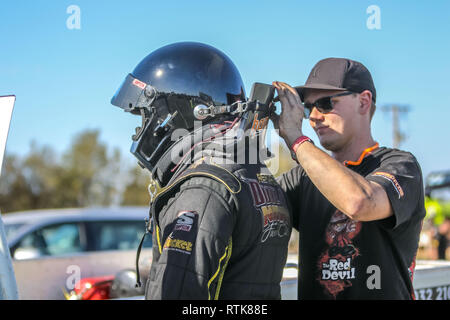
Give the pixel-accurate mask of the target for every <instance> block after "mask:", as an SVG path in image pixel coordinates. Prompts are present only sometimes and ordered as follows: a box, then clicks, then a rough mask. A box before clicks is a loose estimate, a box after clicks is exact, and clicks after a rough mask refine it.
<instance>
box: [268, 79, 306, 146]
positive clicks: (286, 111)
mask: <svg viewBox="0 0 450 320" xmlns="http://www.w3.org/2000/svg"><path fill="white" fill-rule="evenodd" d="M272 85H273V86H274V87H275V88H276V89H277V93H278V97H279V98H280V102H281V114H280V115H279V116H278V115H277V114H275V113H273V115H272V117H271V120H272V122H273V124H274V127H275V129H278V130H279V134H280V136H281V137H282V138H283V139H284V141H285V142H286V144H287V146H288V148H290V147H291V146H292V144H293V143H294V142H295V140H296V139H297V138H298V137H300V136H302V135H303V133H302V123H303V114H304V111H303V105H302V103H301V100H300V97H299V95H298V93H297V90H295V89H294V88H292V87H291V86H290V85H288V84H287V83H284V82H279V81H274V82H272Z"/></svg>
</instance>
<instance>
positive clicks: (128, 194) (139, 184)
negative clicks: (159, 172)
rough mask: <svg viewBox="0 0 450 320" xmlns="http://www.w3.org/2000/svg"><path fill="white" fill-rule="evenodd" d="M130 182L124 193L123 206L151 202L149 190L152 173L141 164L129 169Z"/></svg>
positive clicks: (143, 204) (141, 204)
mask: <svg viewBox="0 0 450 320" xmlns="http://www.w3.org/2000/svg"><path fill="white" fill-rule="evenodd" d="M129 176H130V178H131V179H130V182H129V183H128V184H127V185H126V187H125V190H124V191H123V194H122V202H121V205H123V206H146V205H148V204H149V201H150V196H149V194H148V191H147V187H148V184H149V182H150V175H149V173H148V172H147V171H146V170H143V169H142V168H141V167H140V166H138V165H136V166H135V167H133V168H131V169H130V170H129Z"/></svg>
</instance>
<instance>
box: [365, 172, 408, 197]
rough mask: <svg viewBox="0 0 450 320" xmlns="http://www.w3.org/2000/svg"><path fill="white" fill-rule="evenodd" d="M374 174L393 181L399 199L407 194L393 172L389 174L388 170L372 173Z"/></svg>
mask: <svg viewBox="0 0 450 320" xmlns="http://www.w3.org/2000/svg"><path fill="white" fill-rule="evenodd" d="M372 176H379V177H382V178H385V179H387V180H389V181H390V182H391V183H392V185H393V186H394V188H395V190H396V191H397V193H398V198H399V199H400V198H401V197H403V196H404V195H405V193H404V192H403V189H402V187H401V186H400V184H399V183H398V181H397V179H395V177H394V176H393V175H392V174H389V173H387V172H375V173H373V174H372Z"/></svg>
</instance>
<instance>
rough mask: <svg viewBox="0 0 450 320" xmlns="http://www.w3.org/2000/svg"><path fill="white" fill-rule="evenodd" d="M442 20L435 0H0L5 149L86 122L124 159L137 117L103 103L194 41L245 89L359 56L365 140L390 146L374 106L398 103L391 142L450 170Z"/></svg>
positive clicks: (21, 148)
mask: <svg viewBox="0 0 450 320" xmlns="http://www.w3.org/2000/svg"><path fill="white" fill-rule="evenodd" d="M70 5H77V6H78V7H79V8H80V10H81V16H80V17H81V20H80V21H81V29H79V30H76V29H75V30H70V29H68V28H67V26H66V20H67V19H68V18H69V16H70V14H68V13H67V12H66V10H67V8H68V7H69V6H70ZM370 5H376V6H378V7H379V8H380V13H381V15H380V18H381V20H380V21H381V29H379V30H369V29H368V28H367V26H366V21H367V19H368V18H369V16H370V14H367V13H366V9H367V8H368V7H369V6H370ZM449 16H450V2H449V1H439V0H435V1H432V2H431V1H414V2H413V1H393V0H390V1H381V0H372V1H364V0H354V1H350V0H346V1H331V0H329V1H325V0H322V1H320V0H318V1H283V0H279V1H276V2H275V1H263V0H258V1H252V0H240V1H232V0H222V1H213V0H210V1H197V0H191V1H185V0H178V1H173V0H172V1H153V0H147V1H138V0H134V1H111V0H109V1H104V0H96V1H92V0H91V1H87V0H72V1H63V0H59V1H49V0H35V1H25V0H16V1H10V0H3V1H1V3H0V39H1V50H0V95H7V94H15V95H16V96H17V101H16V107H15V110H14V113H13V117H12V122H11V128H10V134H9V139H8V142H7V147H6V153H16V154H25V153H26V152H27V151H28V150H29V147H30V142H31V141H32V140H33V139H34V140H35V141H36V142H38V143H39V144H41V145H44V144H46V145H51V146H52V147H53V148H54V149H56V150H57V151H63V150H65V149H66V148H67V147H68V146H69V144H70V142H71V140H72V139H73V138H74V136H75V134H76V133H78V132H80V131H82V130H83V129H88V128H89V129H99V130H101V139H102V140H103V141H105V142H107V143H108V145H110V146H117V147H119V148H120V149H121V151H123V153H124V154H125V155H127V153H128V150H129V146H130V141H131V140H130V137H131V134H132V133H133V132H134V127H135V126H137V125H138V124H139V122H140V119H139V118H138V117H133V116H131V115H129V114H125V113H124V112H122V111H121V110H119V109H118V108H115V107H113V106H111V105H110V103H109V101H110V99H111V96H112V95H113V94H114V92H115V91H116V89H117V88H118V86H119V85H120V83H121V82H122V80H123V79H124V77H125V76H126V75H127V74H128V73H129V72H131V71H132V70H133V69H134V67H135V66H136V65H137V63H138V62H139V61H140V60H141V59H142V58H143V57H145V56H146V55H147V54H148V53H150V52H151V51H153V50H155V49H157V48H159V47H161V46H163V45H166V44H169V43H173V42H178V41H198V42H203V43H207V44H210V45H212V46H215V47H217V48H219V49H220V50H222V51H224V52H225V53H226V54H227V55H228V56H229V57H230V58H231V59H232V60H233V61H234V63H235V64H236V65H237V67H238V69H239V70H240V72H241V75H242V78H243V79H244V82H245V85H246V89H247V94H248V93H249V92H250V88H251V85H252V83H253V82H256V81H258V82H268V83H270V82H271V81H273V80H280V81H285V82H288V83H290V84H292V85H299V84H303V83H304V82H305V80H306V78H307V76H308V73H309V71H310V70H311V68H312V67H313V65H314V64H315V63H316V62H317V61H318V60H320V59H323V58H326V57H347V58H351V59H354V60H358V61H361V62H363V63H364V64H365V65H366V66H367V67H368V68H369V70H371V72H372V76H373V78H374V81H375V85H376V87H377V93H378V101H377V102H378V103H377V104H378V107H379V108H378V110H377V112H376V114H375V116H374V120H373V135H374V137H375V139H376V140H377V141H379V142H380V144H381V145H386V146H391V145H392V132H391V131H392V130H391V128H392V123H391V118H390V116H389V115H388V114H386V113H384V112H382V110H381V109H382V106H384V105H387V104H391V103H397V104H400V105H409V106H410V108H411V111H410V112H409V113H408V114H407V115H406V116H403V118H402V122H401V129H402V131H403V132H404V133H405V134H406V135H407V139H406V141H405V142H404V143H403V144H402V145H401V148H402V149H405V150H407V151H411V152H412V153H413V154H414V155H416V157H417V158H418V160H419V162H420V164H421V166H422V170H423V173H424V174H425V175H426V174H428V173H429V172H431V171H434V170H445V169H450V161H449V160H450V148H449V147H448V145H449V143H448V142H447V140H448V138H449V137H450V135H449V132H450V131H449V130H450V125H449V124H448V119H449V118H450V88H449V80H448V79H449V74H450V62H449V54H450V41H449V34H450V24H449V23H448V20H449ZM304 126H305V128H307V129H305V132H306V133H307V134H309V135H311V136H312V137H313V138H315V140H316V141H317V138H316V137H315V135H314V133H312V132H311V130H310V128H309V125H308V124H307V123H305V124H304ZM446 145H447V147H446ZM129 157H130V159H132V156H131V155H130V156H129Z"/></svg>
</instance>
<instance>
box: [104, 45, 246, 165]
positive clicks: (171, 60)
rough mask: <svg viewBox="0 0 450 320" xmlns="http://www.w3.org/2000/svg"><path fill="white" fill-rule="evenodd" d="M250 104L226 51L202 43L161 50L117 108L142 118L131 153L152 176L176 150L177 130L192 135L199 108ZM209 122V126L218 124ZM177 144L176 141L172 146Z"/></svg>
mask: <svg viewBox="0 0 450 320" xmlns="http://www.w3.org/2000/svg"><path fill="white" fill-rule="evenodd" d="M245 100H246V96H245V89H244V84H243V82H242V78H241V76H240V74H239V71H238V69H237V68H236V66H235V65H234V64H233V62H232V61H231V60H230V58H228V57H227V56H226V55H225V54H224V53H223V52H221V51H220V50H218V49H216V48H214V47H212V46H209V45H206V44H202V43H197V42H180V43H174V44H170V45H167V46H164V47H162V48H159V49H157V50H155V51H154V52H152V53H150V54H149V55H148V56H147V57H145V58H144V59H143V60H142V61H141V62H140V63H139V64H138V65H137V66H136V68H135V69H134V70H133V72H132V73H130V74H128V76H127V77H126V78H125V81H124V82H123V83H122V85H121V86H120V88H119V89H118V91H117V92H116V94H115V95H114V96H113V98H112V99H111V103H112V104H113V105H115V106H118V107H120V108H122V109H123V110H125V111H127V112H131V113H133V114H141V115H142V117H143V123H142V127H141V128H138V130H137V133H136V135H134V136H133V146H132V148H131V152H132V153H133V154H134V155H135V156H136V157H137V158H138V159H139V161H140V162H141V164H143V165H144V166H145V167H146V168H148V169H149V170H150V171H152V170H153V169H154V167H155V164H156V162H157V161H158V159H159V157H160V156H161V155H162V153H163V152H164V151H165V150H166V149H167V148H168V147H169V146H170V144H171V141H170V135H171V132H172V131H173V129H178V128H184V129H187V130H192V129H193V128H194V122H195V121H199V117H196V116H195V114H194V108H195V107H196V106H199V105H202V106H208V107H209V106H212V105H213V106H221V105H231V104H233V103H235V102H237V101H241V102H244V101H245ZM214 118H215V117H206V118H205V119H203V120H202V122H203V123H205V122H209V121H212V120H214ZM172 142H173V141H172Z"/></svg>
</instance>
